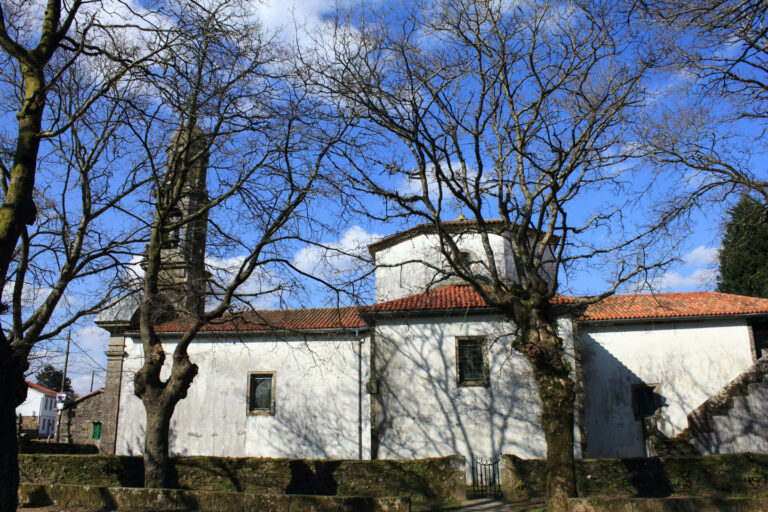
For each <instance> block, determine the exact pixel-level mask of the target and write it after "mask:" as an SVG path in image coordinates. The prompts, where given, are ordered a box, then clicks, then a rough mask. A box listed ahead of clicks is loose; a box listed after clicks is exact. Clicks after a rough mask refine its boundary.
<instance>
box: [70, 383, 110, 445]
mask: <svg viewBox="0 0 768 512" xmlns="http://www.w3.org/2000/svg"><path fill="white" fill-rule="evenodd" d="M103 401H104V388H99V389H95V390H93V391H91V392H90V393H87V394H85V395H82V396H79V397H77V398H75V399H74V400H71V401H69V402H67V403H66V404H65V405H64V409H63V410H62V411H61V422H60V424H59V440H60V441H61V442H62V443H74V444H92V445H95V446H97V447H100V446H101V420H102V410H103Z"/></svg>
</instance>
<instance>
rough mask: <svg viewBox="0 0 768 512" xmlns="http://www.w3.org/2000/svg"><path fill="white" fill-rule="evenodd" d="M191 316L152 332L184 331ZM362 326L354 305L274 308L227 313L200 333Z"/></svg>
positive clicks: (351, 327) (189, 323)
mask: <svg viewBox="0 0 768 512" xmlns="http://www.w3.org/2000/svg"><path fill="white" fill-rule="evenodd" d="M191 323H192V319H189V318H179V319H176V320H172V321H170V322H166V323H164V324H160V325H158V326H156V327H155V332H167V333H171V332H184V331H186V329H187V328H188V327H189V325H191ZM356 327H365V324H364V323H363V321H362V320H361V319H360V315H359V314H358V308H357V307H342V308H316V309H275V310H263V311H243V312H241V313H232V314H228V315H226V316H225V317H223V318H221V319H218V320H214V321H213V322H211V323H209V324H206V325H204V326H203V327H202V328H201V329H200V331H202V332H226V331H241V332H242V331H272V330H290V331H302V330H315V329H354V328H356Z"/></svg>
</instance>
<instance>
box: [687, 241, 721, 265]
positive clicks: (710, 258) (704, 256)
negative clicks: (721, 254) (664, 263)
mask: <svg viewBox="0 0 768 512" xmlns="http://www.w3.org/2000/svg"><path fill="white" fill-rule="evenodd" d="M719 250H720V249H719V248H718V247H706V246H704V245H700V246H698V247H697V248H695V249H694V250H692V251H691V252H689V253H688V254H686V255H685V256H683V260H684V261H685V263H686V264H688V265H698V266H703V265H711V264H712V263H714V262H715V260H717V253H718V251H719Z"/></svg>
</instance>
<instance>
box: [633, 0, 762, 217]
mask: <svg viewBox="0 0 768 512" xmlns="http://www.w3.org/2000/svg"><path fill="white" fill-rule="evenodd" d="M628 4H629V7H628V12H629V13H630V16H629V17H628V21H629V23H633V24H634V25H635V26H637V27H640V26H645V27H647V29H648V32H649V33H650V34H654V36H655V37H657V38H658V39H659V40H661V41H664V45H665V47H666V49H665V51H666V54H667V55H668V57H667V59H668V61H669V62H668V66H669V68H670V69H671V70H672V71H673V74H672V75H671V76H670V77H669V78H668V84H669V87H670V89H671V92H672V94H671V95H670V96H672V97H671V98H669V99H667V100H666V101H659V104H658V105H657V108H656V109H654V111H653V112H652V113H650V114H649V116H648V118H647V119H646V123H644V130H643V132H642V139H643V145H644V146H645V147H647V150H648V151H647V154H648V159H649V160H650V161H651V162H653V163H655V164H657V165H658V166H659V168H660V169H662V170H669V169H673V170H676V171H678V172H680V173H681V174H682V177H683V180H684V181H681V182H683V183H684V186H683V187H682V188H683V192H684V193H681V194H678V195H677V196H676V197H675V198H674V201H673V202H675V203H677V205H678V208H680V206H695V205H696V204H698V202H699V201H702V200H704V199H707V198H710V199H716V200H722V199H724V198H727V197H733V195H731V192H732V191H734V190H738V191H742V192H743V191H752V192H753V193H757V194H759V195H760V196H762V198H763V201H765V200H767V199H768V176H767V175H766V168H765V166H764V164H763V163H762V162H764V161H765V157H766V149H768V147H766V142H765V136H764V133H765V129H766V122H768V33H766V30H765V26H766V21H767V18H766V12H768V3H766V2H764V1H756V2H744V1H724V0H705V1H702V2H695V3H691V2H681V1H677V0H659V1H655V0H639V1H636V2H629V3H628Z"/></svg>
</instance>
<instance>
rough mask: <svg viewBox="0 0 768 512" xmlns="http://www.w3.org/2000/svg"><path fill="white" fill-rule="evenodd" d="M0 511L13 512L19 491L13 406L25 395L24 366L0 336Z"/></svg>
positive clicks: (22, 400)
mask: <svg viewBox="0 0 768 512" xmlns="http://www.w3.org/2000/svg"><path fill="white" fill-rule="evenodd" d="M0 338H2V339H0V344H1V345H0V347H1V348H0V512H16V506H17V505H18V492H19V445H18V440H17V438H16V407H18V406H19V404H21V403H22V402H24V400H25V399H26V396H27V388H26V384H25V383H24V371H25V370H26V365H20V364H19V361H18V358H17V357H15V355H14V354H13V352H12V351H11V347H10V344H9V343H8V341H7V340H6V339H4V337H2V334H0Z"/></svg>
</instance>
